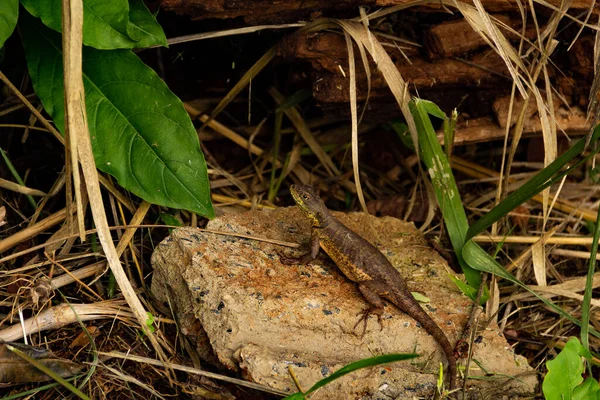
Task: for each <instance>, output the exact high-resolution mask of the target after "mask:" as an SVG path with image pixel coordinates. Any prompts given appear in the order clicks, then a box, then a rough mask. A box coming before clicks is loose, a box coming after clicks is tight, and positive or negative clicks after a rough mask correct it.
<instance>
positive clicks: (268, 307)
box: [152, 207, 537, 399]
mask: <svg viewBox="0 0 600 400" xmlns="http://www.w3.org/2000/svg"><path fill="white" fill-rule="evenodd" d="M335 215H336V216H337V217H338V218H339V219H340V220H341V221H342V223H344V224H345V225H347V226H348V227H350V228H351V229H352V230H354V231H356V232H357V233H359V234H360V235H361V236H363V237H365V238H366V239H367V240H369V241H371V242H372V243H375V244H377V246H378V247H379V249H380V250H381V251H382V252H383V254H385V255H386V256H387V257H388V258H389V259H390V261H391V262H392V264H393V265H394V266H395V267H396V268H398V270H399V271H400V273H401V275H402V276H403V277H404V278H405V280H406V281H407V284H408V286H409V287H410V288H411V290H412V291H413V292H419V293H420V294H421V295H424V296H425V297H426V298H427V299H428V300H429V302H427V303H425V304H423V307H424V308H425V310H426V311H427V312H428V313H429V314H430V316H431V317H432V318H433V319H434V321H435V322H436V323H438V325H440V327H442V330H444V332H446V334H447V335H448V338H449V340H450V342H451V343H455V342H456V340H458V338H459V337H460V334H461V332H462V329H463V327H464V326H465V324H466V322H467V319H468V315H469V313H470V311H471V308H472V305H471V302H470V301H469V300H468V299H467V298H466V297H465V296H464V295H462V294H461V293H460V292H459V291H458V290H457V289H456V287H455V286H454V285H453V284H452V282H451V281H450V279H449V278H448V275H449V273H451V271H450V270H449V268H448V266H447V264H446V263H445V261H444V260H443V259H442V257H440V256H439V255H438V254H437V253H436V252H435V251H433V250H432V249H431V248H430V247H429V246H428V245H427V243H426V241H425V240H424V239H423V237H422V236H421V234H420V233H419V231H418V230H416V229H415V228H414V226H413V225H412V224H411V223H406V222H403V221H400V220H398V219H395V218H390V217H384V218H376V217H372V216H368V215H365V214H362V213H351V214H341V213H336V214H335ZM208 229H211V230H216V231H224V232H233V233H238V234H246V235H252V236H255V237H257V238H269V239H276V240H283V241H288V242H295V243H305V244H306V243H307V242H308V239H309V236H310V225H309V223H308V221H307V220H306V218H305V217H304V216H303V214H301V212H300V211H299V210H298V209H297V208H295V207H292V208H284V209H278V210H276V211H252V212H247V213H243V214H239V215H226V216H223V217H220V218H217V219H215V220H213V221H211V222H210V223H209V225H208ZM376 236H377V237H376ZM304 251H305V250H304ZM304 251H302V250H292V249H289V248H287V249H286V248H284V247H282V246H279V245H275V244H270V243H265V242H262V241H260V240H253V239H243V238H238V237H234V236H228V235H220V234H214V233H207V232H204V231H201V230H197V229H191V228H182V229H177V230H175V231H173V233H172V235H171V236H170V237H169V238H167V239H165V240H164V241H163V242H162V243H161V244H160V245H159V246H158V247H157V248H156V250H155V252H154V254H153V256H152V263H153V266H154V268H155V270H154V276H153V281H152V290H153V292H154V294H155V295H156V297H157V298H158V299H159V300H161V301H164V302H167V301H169V303H170V304H171V305H172V306H173V307H174V309H175V312H176V315H177V319H178V323H179V324H180V328H181V330H182V332H183V333H184V334H185V335H187V337H188V338H189V339H190V340H191V341H192V343H194V344H195V346H196V348H197V350H198V353H199V354H200V356H201V357H202V358H203V359H205V360H210V361H211V362H218V363H220V364H221V366H225V367H227V368H229V369H231V370H238V371H240V372H242V373H243V375H244V376H245V377H246V378H247V379H249V380H252V381H254V382H257V383H260V384H264V385H268V386H270V387H273V388H277V389H280V390H284V391H287V392H289V393H293V392H295V391H296V388H295V386H294V383H293V381H292V379H291V377H290V376H289V373H288V367H290V366H291V367H292V369H293V371H294V373H295V375H296V376H297V377H298V379H299V382H300V384H301V385H302V387H303V389H308V388H310V387H311V386H312V385H313V384H314V383H315V382H316V381H318V380H320V379H322V378H324V377H326V376H328V375H329V374H331V373H332V372H335V371H336V370H338V369H339V368H341V367H342V366H344V365H346V364H348V363H351V362H353V361H357V360H360V359H363V358H367V357H372V356H374V355H379V354H387V353H402V352H407V353H412V352H417V353H419V354H421V357H419V358H417V359H413V360H412V361H408V362H401V363H394V364H389V365H385V366H380V367H375V368H369V369H363V370H359V371H356V372H354V373H352V374H350V375H347V376H345V377H344V378H342V379H340V380H337V381H335V382H334V383H333V384H331V385H328V386H326V387H325V388H322V389H320V390H319V391H318V392H317V394H316V395H315V396H314V397H313V398H314V399H348V398H362V399H392V398H400V399H405V398H415V397H420V396H432V394H433V393H434V391H435V388H436V381H437V375H438V374H439V366H440V362H442V363H446V359H445V357H444V354H443V352H442V350H441V348H440V347H439V346H438V345H437V343H436V342H435V340H434V339H433V337H431V336H430V335H429V334H427V332H426V331H425V330H424V329H423V328H421V327H420V325H418V324H417V323H416V321H414V320H413V319H412V318H410V317H408V316H407V315H405V314H403V313H402V312H401V311H399V310H398V309H396V308H395V307H393V306H387V307H386V310H385V313H384V315H383V320H384V323H383V329H380V327H379V324H378V323H377V319H376V318H375V317H374V316H372V317H370V318H369V320H368V325H367V330H366V333H365V335H364V336H363V337H362V338H361V333H362V325H360V326H358V327H356V329H355V328H354V326H355V324H356V322H357V320H358V318H359V317H358V315H359V314H360V313H361V312H362V311H363V310H364V309H365V308H366V307H367V303H366V302H365V301H364V300H363V298H362V297H361V295H360V293H359V292H358V290H357V288H356V286H355V284H354V283H352V282H350V281H349V280H347V279H346V278H345V277H344V276H343V275H341V274H340V273H339V272H338V271H337V268H336V267H335V264H333V262H332V261H331V260H330V259H328V258H327V256H326V255H325V254H324V253H322V252H321V253H320V255H319V257H318V258H317V259H316V260H315V261H314V262H313V263H311V264H310V265H293V266H287V265H283V264H281V263H280V262H279V255H278V252H282V253H285V254H286V255H300V254H302V253H303V252H304ZM473 358H474V360H476V361H477V362H471V363H470V369H471V370H470V371H469V376H471V377H472V376H476V375H478V376H483V375H488V377H487V378H486V379H485V380H469V391H470V397H473V398H476V397H480V396H482V395H483V392H485V395H483V396H484V397H485V396H486V395H487V396H489V395H490V393H494V392H496V393H497V394H498V397H496V398H499V397H500V395H504V396H506V395H508V396H510V395H517V396H518V395H524V394H526V393H531V392H533V391H534V389H535V385H536V383H537V379H536V377H535V376H534V375H533V374H532V369H531V368H530V367H529V365H528V364H527V361H526V360H525V359H524V358H523V357H521V356H518V355H515V354H514V353H513V351H512V349H511V347H510V346H509V345H508V344H507V343H506V341H505V339H504V337H503V336H502V335H501V333H500V332H499V331H498V328H497V326H490V327H488V328H487V329H485V330H484V331H483V332H479V333H478V340H476V343H475V344H474V356H473ZM459 364H461V365H464V360H462V361H459ZM459 370H460V371H463V372H464V369H463V368H461V367H460V366H459ZM490 374H492V375H490ZM463 376H464V374H463ZM511 377H512V378H511ZM496 389H497V391H496Z"/></svg>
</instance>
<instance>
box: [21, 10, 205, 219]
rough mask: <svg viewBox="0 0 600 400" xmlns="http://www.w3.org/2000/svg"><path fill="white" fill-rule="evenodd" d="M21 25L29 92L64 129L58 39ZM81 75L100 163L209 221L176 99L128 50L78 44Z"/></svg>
mask: <svg viewBox="0 0 600 400" xmlns="http://www.w3.org/2000/svg"><path fill="white" fill-rule="evenodd" d="M20 24H21V27H20V28H21V29H20V31H21V34H22V38H23V44H24V48H25V55H26V57H27V65H28V67H29V73H30V75H31V80H32V82H33V86H34V88H35V91H36V93H37V95H38V96H39V98H40V99H41V100H42V103H43V104H44V108H45V109H46V111H47V112H48V114H50V115H51V116H52V119H53V120H54V123H55V124H56V126H57V127H58V128H59V129H60V130H61V131H63V130H64V103H63V102H64V100H63V69H62V54H61V47H60V45H61V41H60V36H59V35H58V34H57V33H55V32H52V31H50V30H49V29H47V28H45V27H44V26H43V25H42V24H40V23H39V22H38V21H37V20H35V19H33V18H32V17H31V16H29V15H23V16H22V17H21V22H20ZM83 74H84V77H83V79H84V85H85V93H86V109H87V114H88V122H89V128H90V135H91V138H92V145H93V150H94V157H95V160H96V165H97V166H98V168H100V169H101V170H102V171H105V172H107V173H109V174H111V175H113V176H114V177H115V178H117V180H118V182H119V184H120V185H121V186H123V187H124V188H125V189H127V190H129V191H131V192H132V193H134V194H136V195H138V196H140V197H142V198H144V199H146V200H147V201H149V202H151V203H155V204H160V205H164V206H168V207H173V208H183V209H186V210H190V211H193V212H196V213H198V214H201V215H204V216H207V217H210V218H212V217H213V216H214V212H213V209H212V204H211V202H210V193H209V183H208V175H207V171H206V163H205V162H204V156H203V155H202V152H201V150H200V144H199V142H198V136H197V134H196V130H195V129H194V126H193V125H192V122H191V121H190V118H189V116H188V114H187V113H186V111H185V109H184V108H183V104H182V103H181V101H180V100H179V99H178V98H177V96H175V95H174V94H173V93H172V92H171V91H170V90H169V88H168V87H167V85H166V84H165V83H164V82H163V81H162V80H161V79H160V78H159V77H158V76H157V75H156V73H155V72H154V71H153V70H152V69H150V68H149V67H148V66H146V65H145V64H144V63H143V62H142V61H140V59H139V58H137V56H135V55H134V54H133V53H132V52H131V51H129V50H113V51H99V50H95V49H92V48H89V47H86V48H84V51H83Z"/></svg>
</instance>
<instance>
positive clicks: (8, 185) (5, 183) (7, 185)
mask: <svg viewBox="0 0 600 400" xmlns="http://www.w3.org/2000/svg"><path fill="white" fill-rule="evenodd" d="M0 187H1V188H4V189H6V190H11V191H13V192H16V193H21V194H24V195H29V196H46V193H44V192H42V191H41V190H37V189H32V188H28V187H27V186H23V185H19V184H18V183H15V182H11V181H9V180H6V179H2V178H0Z"/></svg>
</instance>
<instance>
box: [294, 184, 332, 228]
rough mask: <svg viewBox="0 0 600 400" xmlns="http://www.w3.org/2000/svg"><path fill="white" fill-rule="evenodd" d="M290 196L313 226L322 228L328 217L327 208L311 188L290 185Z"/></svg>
mask: <svg viewBox="0 0 600 400" xmlns="http://www.w3.org/2000/svg"><path fill="white" fill-rule="evenodd" d="M290 194H291V195H292V197H293V198H294V201H295V202H296V204H297V205H298V207H300V209H301V210H302V211H304V214H306V216H307V217H308V218H309V219H310V220H311V221H312V223H313V225H315V226H323V225H324V224H325V218H326V217H327V215H328V210H327V206H326V205H325V203H324V202H323V200H322V199H321V198H320V197H319V196H318V195H317V194H316V193H315V190H314V189H313V187H312V186H309V185H292V186H290Z"/></svg>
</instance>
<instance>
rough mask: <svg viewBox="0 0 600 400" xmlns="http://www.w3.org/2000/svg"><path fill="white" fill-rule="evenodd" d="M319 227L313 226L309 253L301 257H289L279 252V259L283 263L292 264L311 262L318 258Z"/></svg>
mask: <svg viewBox="0 0 600 400" xmlns="http://www.w3.org/2000/svg"><path fill="white" fill-rule="evenodd" d="M317 229H318V228H316V227H314V226H313V227H312V230H311V234H310V248H309V251H308V253H306V254H304V255H303V256H300V257H287V256H284V255H283V254H279V261H281V263H282V264H286V265H291V264H309V263H310V262H311V261H312V260H314V259H315V258H317V254H319V246H320V240H319V233H318V231H317Z"/></svg>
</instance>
